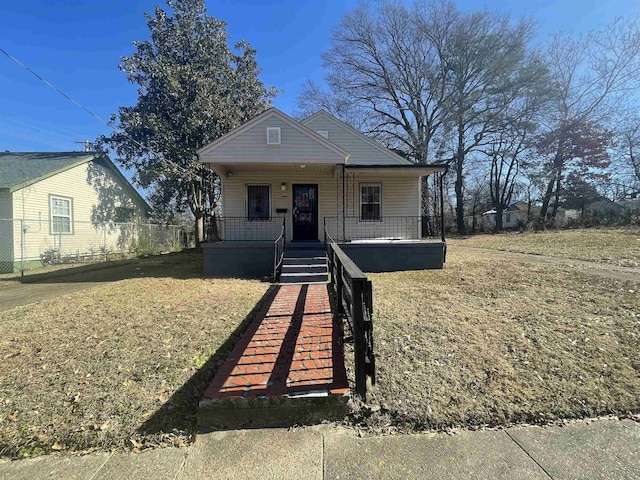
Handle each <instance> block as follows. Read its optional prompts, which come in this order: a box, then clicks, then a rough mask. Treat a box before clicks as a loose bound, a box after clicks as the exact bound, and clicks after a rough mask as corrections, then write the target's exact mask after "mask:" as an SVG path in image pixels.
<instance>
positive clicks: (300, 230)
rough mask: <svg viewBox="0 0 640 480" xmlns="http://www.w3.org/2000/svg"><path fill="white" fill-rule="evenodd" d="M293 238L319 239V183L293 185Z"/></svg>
mask: <svg viewBox="0 0 640 480" xmlns="http://www.w3.org/2000/svg"><path fill="white" fill-rule="evenodd" d="M293 239H294V240H317V239H318V185H293Z"/></svg>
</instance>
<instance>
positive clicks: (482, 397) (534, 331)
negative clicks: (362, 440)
mask: <svg viewBox="0 0 640 480" xmlns="http://www.w3.org/2000/svg"><path fill="white" fill-rule="evenodd" d="M370 278H371V279H372V281H373V285H374V302H375V317H374V328H375V335H374V338H375V341H376V344H375V350H376V353H377V368H378V384H377V385H376V386H375V387H373V389H372V391H371V396H370V398H369V402H370V403H372V404H374V405H379V406H382V409H381V410H380V411H379V412H378V413H376V414H373V415H372V416H371V417H369V418H368V420H366V422H365V423H366V424H368V425H369V426H372V427H376V426H377V427H379V426H381V425H385V424H388V423H392V424H395V425H400V426H402V427H403V428H407V429H425V428H426V429H430V428H447V427H452V426H473V425H504V424H510V423H519V422H546V421H550V420H554V419H560V418H576V417H587V416H595V415H601V414H609V413H618V414H619V413H625V412H634V413H638V412H640V294H639V289H640V279H639V281H638V282H635V283H629V282H628V283H623V282H618V281H613V280H609V279H604V278H602V277H597V276H590V275H588V274H584V273H580V272H579V271H578V270H577V269H572V268H571V267H567V266H562V265H540V264H531V263H518V262H512V263H510V264H509V265H508V266H505V265H504V264H502V263H500V262H499V261H495V260H493V259H491V258H488V257H487V255H486V254H485V253H484V252H473V251H468V250H467V251H465V252H462V253H460V251H459V250H456V249H455V247H454V248H451V249H450V255H449V258H448V260H447V265H446V267H445V269H444V270H443V271H437V270H435V271H417V272H399V273H383V274H372V275H370Z"/></svg>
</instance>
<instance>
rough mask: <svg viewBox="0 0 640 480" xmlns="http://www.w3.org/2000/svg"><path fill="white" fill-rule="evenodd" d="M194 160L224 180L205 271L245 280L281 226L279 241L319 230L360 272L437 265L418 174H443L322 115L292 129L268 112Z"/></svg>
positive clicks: (312, 236)
mask: <svg viewBox="0 0 640 480" xmlns="http://www.w3.org/2000/svg"><path fill="white" fill-rule="evenodd" d="M198 155H199V159H200V161H201V162H203V163H205V164H208V165H209V167H210V168H211V169H212V170H213V171H215V172H216V173H217V174H218V175H219V176H220V178H221V180H222V182H221V183H222V194H221V199H220V202H221V219H219V221H218V223H217V226H216V228H215V229H214V230H215V231H214V234H213V237H214V238H215V237H216V236H217V237H219V238H220V239H221V240H223V242H218V243H208V244H205V246H204V250H205V271H206V273H209V274H225V275H226V274H236V273H237V274H243V272H247V271H248V270H246V269H244V267H243V268H241V266H239V265H240V264H242V263H243V262H244V263H247V262H249V260H248V259H249V258H253V259H254V260H255V257H253V256H252V255H253V254H254V253H255V254H256V255H258V256H260V255H261V258H262V260H261V261H262V262H264V264H267V263H268V262H266V259H268V258H270V259H271V260H273V241H274V240H275V239H276V238H277V237H278V236H279V235H280V232H281V231H282V229H283V225H284V232H285V236H286V241H287V242H291V241H294V242H297V241H316V242H317V241H320V242H322V241H324V238H325V231H326V233H327V234H328V235H329V236H331V237H332V238H333V239H334V240H335V241H337V242H339V243H341V244H342V245H343V249H344V250H345V251H347V253H348V254H349V255H350V256H351V257H352V258H353V259H354V261H356V263H358V265H359V266H360V267H361V268H363V269H364V270H370V271H373V270H378V271H381V270H385V269H391V267H392V266H393V264H394V263H393V262H396V260H397V262H400V263H397V262H396V263H395V265H396V266H408V267H411V265H408V264H407V262H409V263H411V262H413V263H414V266H416V268H424V265H426V263H425V262H426V260H424V259H425V258H426V257H425V255H427V252H429V255H432V256H434V258H433V259H432V260H430V261H431V262H432V266H433V267H438V266H440V267H441V266H442V260H443V255H444V242H443V240H442V238H441V237H440V236H439V235H438V238H437V241H436V242H432V243H427V242H421V239H423V237H424V236H425V235H428V234H430V233H433V228H432V227H433V225H432V224H431V223H430V221H429V220H428V219H427V218H425V217H422V216H421V185H422V183H421V177H426V176H428V175H431V174H432V173H434V172H443V171H444V169H445V167H444V166H442V165H416V164H414V163H412V162H410V161H408V160H406V159H405V158H403V157H401V156H400V155H397V154H396V153H394V152H392V151H391V150H389V149H387V148H385V147H383V146H381V145H379V144H378V143H376V142H374V141H373V140H371V139H370V138H368V137H366V136H365V135H363V134H362V133H360V132H358V131H357V130H355V129H353V128H352V127H350V126H348V125H347V124H345V123H343V122H341V121H340V120H338V119H336V118H335V117H333V116H332V115H330V114H328V113H326V112H323V111H320V112H318V113H316V114H314V115H312V116H310V117H309V118H306V119H304V120H302V121H301V122H298V121H296V120H294V119H293V118H291V117H289V116H288V115H286V114H284V113H282V112H281V111H279V110H277V109H275V108H270V109H268V110H267V111H265V112H263V113H262V114H260V115H258V116H256V117H255V118H253V119H252V120H250V121H248V122H247V123H245V124H244V125H242V126H240V127H239V128H236V129H235V130H233V131H231V132H230V133H228V134H227V135H224V136H223V137H221V138H219V139H217V140H216V141H214V142H213V143H211V144H209V145H207V146H205V147H204V148H202V149H201V150H199V151H198ZM239 242H244V243H239ZM261 242H262V243H261ZM260 248H262V249H263V250H264V252H263V253H261V254H258V253H257V249H260ZM416 249H417V250H416ZM356 250H357V251H356ZM222 251H224V252H226V253H225V255H226V256H224V258H223V257H222V253H221V252H222ZM416 252H421V253H416ZM365 257H366V259H368V260H369V263H366V261H365V260H364V259H365ZM399 257H402V258H399ZM411 258H413V259H414V260H411ZM376 259H377V260H376ZM394 259H396V260H394ZM420 259H422V260H420ZM252 261H253V260H252ZM421 261H422V263H420V262H421ZM376 262H377V263H376ZM403 262H404V263H403ZM254 263H255V262H254ZM374 264H375V265H374ZM420 265H423V266H422V267H420ZM260 268H261V267H260ZM398 269H401V268H398ZM256 272H257V271H254V274H255V273H256ZM264 273H266V272H264Z"/></svg>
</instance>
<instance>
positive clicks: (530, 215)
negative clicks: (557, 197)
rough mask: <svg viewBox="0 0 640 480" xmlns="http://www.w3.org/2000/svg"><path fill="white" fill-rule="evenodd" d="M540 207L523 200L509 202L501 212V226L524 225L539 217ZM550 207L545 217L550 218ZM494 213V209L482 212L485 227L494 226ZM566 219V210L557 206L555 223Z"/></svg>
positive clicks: (516, 226) (563, 221) (563, 222)
mask: <svg viewBox="0 0 640 480" xmlns="http://www.w3.org/2000/svg"><path fill="white" fill-rule="evenodd" d="M541 210H542V207H540V206H539V205H531V207H529V204H528V203H527V202H525V201H522V200H520V201H516V202H511V204H509V207H508V208H507V209H506V210H504V211H503V212H502V227H503V228H519V227H521V226H524V225H526V224H527V223H528V222H529V221H530V220H532V219H534V218H536V217H539V216H540V211H541ZM551 210H552V209H551V207H549V210H548V211H547V219H550V218H551ZM496 214H497V212H496V211H495V210H488V211H486V212H484V213H483V214H482V217H483V220H482V221H483V225H484V226H486V228H489V229H492V228H495V227H496ZM566 221H567V211H566V210H565V209H564V208H558V210H557V212H556V223H557V224H558V225H564V224H565V223H566Z"/></svg>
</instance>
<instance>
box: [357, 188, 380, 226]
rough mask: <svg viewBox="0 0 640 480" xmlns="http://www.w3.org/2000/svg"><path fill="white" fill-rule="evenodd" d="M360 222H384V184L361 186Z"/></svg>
mask: <svg viewBox="0 0 640 480" xmlns="http://www.w3.org/2000/svg"><path fill="white" fill-rule="evenodd" d="M360 220H367V221H380V220H382V184H381V183H361V184H360Z"/></svg>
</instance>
